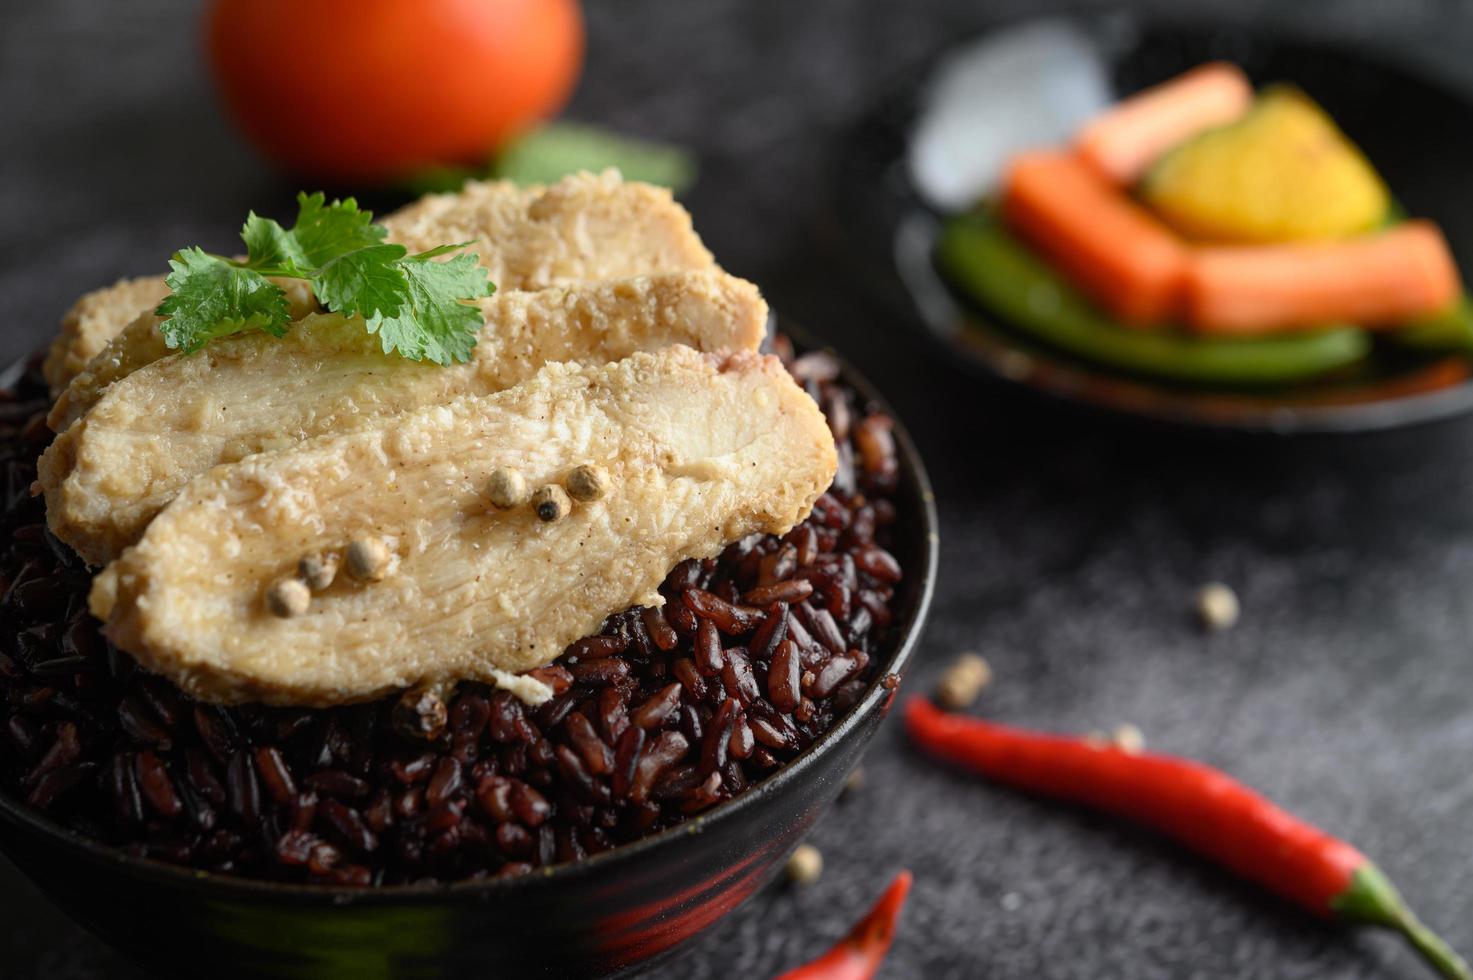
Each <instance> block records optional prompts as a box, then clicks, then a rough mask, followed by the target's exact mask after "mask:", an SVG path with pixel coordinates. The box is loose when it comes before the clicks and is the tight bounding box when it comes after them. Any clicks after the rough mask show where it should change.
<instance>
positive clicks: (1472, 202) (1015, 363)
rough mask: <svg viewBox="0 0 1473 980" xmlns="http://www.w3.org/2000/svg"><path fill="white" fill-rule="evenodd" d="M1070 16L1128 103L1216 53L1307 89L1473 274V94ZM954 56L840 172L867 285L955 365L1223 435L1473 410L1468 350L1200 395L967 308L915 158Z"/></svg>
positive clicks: (862, 127) (1284, 46)
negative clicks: (918, 183) (1471, 181)
mask: <svg viewBox="0 0 1473 980" xmlns="http://www.w3.org/2000/svg"><path fill="white" fill-rule="evenodd" d="M1070 23H1072V24H1074V25H1076V26H1077V27H1079V28H1080V29H1081V30H1082V31H1083V32H1084V34H1085V35H1086V36H1087V37H1088V38H1089V40H1090V43H1092V44H1094V45H1096V46H1097V47H1098V49H1099V51H1100V52H1101V54H1102V55H1103V60H1104V63H1105V65H1106V67H1107V70H1108V73H1109V75H1110V80H1111V84H1112V86H1113V87H1114V90H1115V93H1116V94H1117V95H1125V94H1129V93H1131V92H1134V91H1136V90H1138V89H1140V88H1143V87H1145V86H1147V85H1151V84H1154V83H1156V82H1159V81H1162V80H1164V79H1167V78H1170V77H1171V76H1173V75H1176V74H1178V73H1180V72H1182V71H1185V70H1186V69H1188V68H1191V67H1193V66H1194V65H1197V64H1200V63H1201V62H1203V61H1208V60H1212V59H1227V60H1230V61H1234V62H1237V63H1238V64H1240V65H1242V66H1243V68H1244V69H1245V70H1246V71H1247V72H1248V74H1249V75H1250V76H1251V77H1252V78H1253V80H1254V83H1255V84H1259V85H1261V84H1264V83H1268V82H1276V81H1283V82H1292V83H1294V84H1297V85H1298V86H1300V87H1301V88H1303V89H1304V90H1306V91H1307V92H1308V93H1309V94H1310V95H1311V96H1313V97H1314V98H1315V99H1316V100H1317V101H1319V102H1320V104H1321V105H1323V106H1324V107H1325V109H1326V110H1328V111H1329V113H1330V114H1331V115H1332V116H1333V117H1334V118H1335V120H1336V121H1337V122H1338V123H1339V124H1340V126H1341V127H1342V128H1343V129H1344V130H1345V131H1346V133H1348V134H1349V136H1350V138H1351V139H1352V140H1354V141H1355V142H1356V143H1357V144H1358V145H1359V146H1360V147H1361V148H1362V149H1363V150H1364V151H1365V152H1366V154H1367V156H1369V158H1370V159H1371V161H1372V163H1373V164H1374V165H1375V166H1376V167H1377V169H1379V170H1380V172H1381V173H1382V175H1383V176H1384V177H1385V178H1386V181H1387V183H1388V185H1389V186H1390V187H1391V190H1392V193H1393V194H1394V195H1395V196H1396V197H1397V198H1398V200H1399V201H1400V202H1401V203H1402V204H1403V205H1404V206H1405V208H1406V210H1407V211H1408V212H1409V213H1410V214H1413V215H1417V216H1425V217H1430V218H1432V219H1434V220H1436V221H1437V222H1438V223H1439V224H1440V225H1441V226H1442V228H1443V230H1444V232H1445V233H1446V234H1447V237H1448V240H1449V241H1450V242H1451V244H1452V248H1453V251H1454V253H1455V254H1456V256H1457V259H1458V263H1459V266H1460V267H1461V268H1462V269H1464V270H1470V269H1473V199H1470V197H1469V196H1468V194H1467V192H1466V186H1467V179H1468V175H1469V174H1470V173H1473V140H1470V139H1465V138H1462V137H1461V136H1460V135H1459V134H1467V133H1470V132H1473V101H1470V100H1469V99H1468V98H1466V97H1465V96H1463V95H1460V94H1458V93H1456V92H1453V91H1451V90H1450V89H1448V88H1447V87H1445V86H1443V85H1441V84H1439V83H1437V82H1436V81H1434V80H1431V79H1428V78H1423V77H1420V76H1418V75H1417V74H1415V73H1414V72H1412V71H1409V70H1407V69H1404V68H1402V67H1398V66H1395V65H1392V64H1389V63H1386V62H1384V61H1382V60H1379V59H1378V58H1377V57H1376V56H1375V55H1373V54H1370V53H1367V52H1364V51H1359V50H1356V49H1354V48H1349V47H1343V46H1329V45H1325V44H1321V43H1317V42H1314V41H1310V40H1306V39H1301V38H1291V37H1284V36H1269V35H1268V34H1266V33H1263V32H1260V31H1256V30H1253V29H1250V28H1247V27H1244V26H1220V27H1208V26H1204V25H1200V24H1170V23H1161V22H1148V21H1146V20H1144V19H1142V18H1140V17H1139V16H1138V15H1135V14H1129V13H1120V12H1114V13H1102V14H1095V15H1087V16H1080V17H1075V18H1071V19H1070ZM1018 26H1019V25H1018V24H1017V23H1014V24H1009V25H1006V26H1003V27H1000V28H998V29H997V30H998V31H1004V30H1011V29H1013V28H1016V27H1018ZM994 33H996V32H994ZM976 40H978V39H977V38H970V39H968V40H966V41H964V42H962V44H971V43H975V42H976ZM960 46H961V45H958V46H957V47H960ZM953 50H954V49H953ZM947 53H948V52H942V53H941V54H940V55H938V57H937V58H936V59H934V60H933V61H932V62H930V63H928V64H927V65H926V66H925V67H924V68H922V69H920V70H917V71H916V72H913V73H912V74H911V75H909V76H907V77H905V78H903V79H901V80H899V82H898V83H897V84H896V85H895V86H894V87H893V88H892V90H891V91H890V93H889V94H888V95H887V96H886V97H885V98H884V99H883V100H882V101H881V102H880V103H879V104H878V105H876V106H875V107H874V108H873V109H872V110H871V111H870V112H869V113H868V114H867V115H866V116H865V117H864V118H863V119H862V120H861V122H860V123H859V125H858V126H857V127H856V128H855V130H854V131H853V132H852V133H851V134H850V138H849V139H848V140H847V141H846V145H845V146H844V147H843V148H842V156H841V159H840V165H839V179H838V195H839V201H838V205H839V214H840V216H841V218H840V220H841V221H842V222H843V223H844V225H845V227H844V238H845V240H846V241H847V242H848V244H849V245H850V247H851V248H853V249H854V251H855V257H856V259H857V261H858V262H859V263H860V264H861V266H862V270H863V272H864V274H865V279H866V280H867V281H868V282H870V283H872V284H875V285H877V286H878V287H879V288H880V289H882V290H883V291H885V292H886V293H888V294H889V296H890V298H891V299H892V300H894V301H896V302H897V303H898V304H900V305H901V306H902V307H903V308H904V309H906V310H907V311H908V312H909V313H910V314H911V316H912V317H913V318H914V319H917V320H919V322H920V323H921V324H922V325H923V326H924V328H925V329H924V333H925V334H926V335H927V336H928V337H929V338H930V339H931V340H933V341H934V342H936V344H937V345H938V346H939V348H940V350H941V351H942V352H943V355H944V356H946V357H948V358H949V359H951V360H953V361H954V362H957V363H959V364H961V365H962V366H964V367H966V368H969V369H971V370H974V371H977V372H980V373H982V374H984V375H986V376H989V377H992V378H997V379H1002V380H1003V381H1006V382H1009V383H1013V384H1017V385H1022V386H1025V387H1027V388H1030V389H1032V390H1035V391H1039V392H1043V393H1046V394H1048V395H1052V396H1054V397H1057V398H1063V399H1066V400H1069V401H1072V402H1077V403H1082V404H1085V405H1087V406H1090V407H1094V408H1099V409H1105V410H1109V411H1112V412H1116V413H1123V414H1127V415H1133V416H1137V417H1144V418H1150V419H1155V420H1158V421H1166V422H1171V423H1176V424H1182V425H1190V426H1197V427H1202V428H1211V429H1224V430H1235V431H1244V432H1275V433H1312V432H1313V433H1325V432H1363V431H1371V430H1378V429H1389V428H1396V427H1399V426H1405V425H1412V424H1416V423H1420V422H1427V421H1432V420H1435V419H1441V418H1447V417H1449V416H1452V415H1456V414H1461V413H1464V412H1467V411H1469V410H1470V409H1473V370H1470V362H1469V359H1468V358H1467V357H1465V356H1462V355H1445V354H1443V355H1435V356H1422V357H1413V356H1408V355H1406V354H1404V353H1398V355H1397V356H1387V355H1385V354H1383V353H1378V354H1377V355H1375V356H1373V357H1372V358H1371V359H1370V361H1369V362H1368V364H1367V366H1366V367H1367V369H1366V370H1364V371H1359V372H1357V374H1356V375H1355V377H1353V378H1352V377H1340V378H1328V379H1320V380H1316V381H1314V382H1310V383H1307V384H1301V385H1296V386H1294V387H1292V388H1284V389H1269V390H1262V389H1259V390H1252V391H1249V390H1233V389H1217V388H1192V387H1186V386H1184V385H1181V384H1178V383H1172V382H1167V381H1159V380H1155V379H1149V378H1138V377H1133V376H1130V375H1125V374H1121V373H1117V372H1115V371H1113V370H1111V369H1108V368H1104V367H1100V366H1097V365H1093V364H1089V363H1086V362H1084V361H1080V360H1076V359H1074V358H1071V357H1069V356H1068V355H1065V354H1061V353H1056V352H1054V351H1053V350H1051V349H1049V348H1047V347H1044V346H1042V345H1040V344H1036V343H1034V342H1032V341H1031V340H1028V339H1026V338H1024V337H1023V336H1022V335H1021V334H1018V333H1015V332H1014V331H1013V330H1011V329H1010V328H1008V327H1007V326H1006V325H1005V324H1004V323H1002V322H1001V321H999V320H997V319H996V318H994V317H990V316H989V315H988V314H987V313H986V312H985V311H983V310H981V309H979V308H977V307H976V306H975V304H967V303H966V302H965V301H961V300H959V299H958V297H957V296H956V295H955V294H954V293H953V292H952V291H951V290H950V289H948V288H947V287H946V285H945V284H944V283H943V282H942V280H941V277H940V276H939V274H938V273H937V272H936V270H935V267H934V265H933V263H932V261H931V253H932V249H933V246H934V244H935V239H936V234H937V232H938V230H939V228H940V223H941V219H942V217H943V215H941V214H940V213H939V212H937V211H936V210H934V209H933V208H932V207H930V206H929V205H928V204H927V203H926V202H925V201H923V200H922V198H921V196H920V195H919V193H918V192H917V190H916V188H915V186H914V185H913V184H912V182H911V178H910V175H909V171H908V169H907V166H906V159H905V157H906V150H907V147H908V144H909V139H910V134H911V131H912V128H913V126H914V124H915V121H916V118H917V115H918V112H919V107H920V103H921V100H922V97H923V94H924V92H925V89H926V85H927V82H928V80H929V79H930V77H931V74H932V71H933V70H934V67H935V65H936V64H939V63H940V61H941V59H942V58H943V57H944V56H945V54H947Z"/></svg>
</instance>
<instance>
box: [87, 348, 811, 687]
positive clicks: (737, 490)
mask: <svg viewBox="0 0 1473 980" xmlns="http://www.w3.org/2000/svg"><path fill="white" fill-rule="evenodd" d="M590 464H591V465H594V466H597V467H601V468H602V469H603V471H604V472H605V473H606V474H607V481H606V486H607V490H606V492H605V493H604V494H603V496H601V497H599V498H598V499H596V500H591V501H588V502H581V503H575V504H574V505H573V506H572V509H571V511H570V512H567V513H566V514H565V516H562V517H561V518H560V519H558V520H555V521H552V522H551V523H545V522H543V521H542V520H540V519H539V516H538V514H537V513H536V512H535V510H534V508H532V507H530V506H525V505H524V506H521V507H515V508H512V509H508V510H498V509H496V508H495V507H493V506H492V505H491V504H490V502H489V501H488V500H487V487H488V484H489V483H490V481H491V476H492V474H493V472H495V471H497V470H507V471H513V472H515V473H518V474H520V475H521V476H522V477H523V478H525V480H526V482H527V484H528V486H530V487H534V488H535V487H539V486H544V485H550V484H557V483H560V482H562V481H564V480H566V479H567V478H568V475H569V473H570V471H572V470H573V469H574V468H576V467H579V466H582V465H590ZM835 465H836V456H835V450H834V443H833V439H832V436H831V435H830V432H829V429H828V425H827V423H826V422H825V421H824V417H823V414H822V413H821V412H820V411H819V409H818V406H817V405H815V404H814V403H813V401H812V399H810V398H809V397H808V395H807V394H805V393H804V391H803V390H802V389H801V388H799V387H798V385H797V384H795V383H794V381H793V380H792V378H791V377H790V376H789V375H788V374H787V372H786V370H785V369H784V368H783V366H782V364H781V363H780V362H779V361H778V360H777V359H776V358H773V357H764V356H762V355H758V354H753V353H742V354H736V355H731V356H729V357H723V356H720V355H710V354H699V353H697V352H695V351H693V350H691V349H690V348H687V347H668V348H665V349H664V350H661V351H658V352H654V353H639V354H635V355H633V356H631V357H629V358H627V359H625V360H623V361H619V362H616V363H613V364H607V365H603V366H600V367H583V366H576V365H571V364H552V365H548V366H547V367H546V368H544V369H543V370H542V371H541V372H539V373H538V374H537V375H536V376H535V377H534V378H532V379H531V380H529V381H527V382H524V383H523V384H521V385H518V386H517V387H515V388H511V389H508V390H507V391H504V392H501V393H499V394H495V395H490V396H483V397H475V396H467V397H463V398H460V399H457V400H455V401H453V402H450V403H448V404H445V405H437V406H433V407H429V408H425V409H421V410H419V411H417V412H412V413H408V414H404V415H398V416H393V417H386V418H381V419H380V420H378V421H377V422H376V423H375V424H373V425H370V426H368V427H366V428H363V429H360V430H358V431H356V432H351V433H347V434H343V435H330V436H323V437H319V438H317V439H313V440H310V441H308V442H304V443H299V444H297V445H296V446H294V447H292V448H290V449H285V450H282V451H280V452H271V453H260V454H257V455H254V456H251V457H249V458H247V459H245V460H242V461H241V462H238V463H233V464H229V465H226V466H220V467H217V468H216V469H214V470H211V471H210V472H209V473H207V474H205V475H203V476H200V477H198V478H197V479H195V480H194V482H192V483H191V484H190V485H189V487H188V488H186V489H185V490H184V492H183V493H181V494H180V495H179V496H178V497H177V498H176V499H175V500H174V502H173V503H171V504H170V505H169V506H168V507H167V508H165V509H164V511H163V512H162V513H161V514H159V516H158V517H157V518H156V519H155V520H154V521H153V523H152V524H151V525H149V528H148V530H147V532H146V533H145V534H144V535H143V538H142V539H141V540H140V541H139V543H138V544H137V545H136V546H134V547H132V548H130V549H128V550H127V551H126V552H125V553H124V554H123V556H122V557H121V558H119V559H118V560H117V561H116V562H114V563H113V564H112V565H111V566H109V567H108V569H107V570H106V571H105V572H104V573H103V574H101V575H100V576H98V579H97V581H96V583H95V585H94V588H93V591H92V596H91V607H92V610H93V612H94V613H95V614H96V615H97V616H98V617H99V618H101V619H103V620H105V621H106V627H105V631H106V633H107V635H108V636H109V637H110V638H111V639H112V640H113V641H114V642H115V643H117V644H118V645H119V646H120V647H122V648H123V649H124V650H127V651H129V652H130V653H132V654H133V655H135V656H136V657H138V658H139V660H140V661H141V662H142V663H143V664H144V665H145V666H146V667H148V668H149V669H150V670H153V671H156V672H158V673H161V674H163V675H164V676H166V677H167V678H169V679H170V680H171V681H173V682H174V683H176V684H178V685H179V686H180V687H182V688H184V689H185V690H186V691H188V692H189V693H191V694H192V695H194V696H196V697H201V698H206V699H209V700H218V701H244V700H260V701H266V702H269V703H278V704H296V705H329V704H338V703H343V702H351V701H359V700H364V699H368V698H373V697H376V696H379V695H381V694H383V693H384V692H386V691H389V690H392V689H396V688H402V687H408V686H410V685H414V684H420V683H440V682H445V681H451V680H484V681H495V680H497V679H498V677H500V678H502V679H504V678H505V673H503V672H510V673H513V674H515V673H519V672H522V671H526V670H529V669H532V668H535V667H539V666H542V665H544V664H547V663H549V662H551V661H552V660H553V659H554V658H556V657H557V656H558V655H559V654H560V653H561V652H562V651H563V649H564V647H565V646H566V645H567V644H569V643H570V642H572V641H573V640H575V639H578V638H579V637H582V636H585V635H588V634H590V633H593V632H596V631H597V630H598V629H599V626H600V624H601V623H602V622H603V620H604V618H605V617H606V616H608V615H609V614H610V613H613V612H616V611H618V610H621V609H624V608H627V607H629V606H631V605H636V604H646V605H651V604H659V603H660V602H662V599H661V597H660V594H659V592H658V591H657V589H658V586H659V585H660V583H661V581H663V579H664V578H665V576H666V574H667V573H668V572H669V570H670V569H671V568H672V567H674V566H675V565H676V564H677V563H678V562H680V561H682V560H684V559H686V558H696V557H710V556H714V555H716V554H718V553H719V552H720V550H721V549H722V547H723V546H724V545H726V544H727V543H728V542H731V541H734V540H737V539H739V538H742V537H744V536H746V535H748V534H753V533H769V534H782V533H785V532H786V531H788V530H789V529H791V528H792V527H793V526H794V525H795V524H796V523H797V522H799V521H801V520H802V519H803V518H804V517H805V516H807V514H808V513H809V511H810V509H811V507H812V505H813V502H814V500H815V499H816V498H817V497H818V496H819V494H821V493H822V492H823V491H824V489H825V488H826V487H827V486H828V485H829V483H830V481H831V480H832V478H833V475H834V470H835ZM355 541H357V542H372V545H369V544H363V545H362V546H361V547H360V551H366V552H373V551H375V550H379V549H380V546H383V547H384V548H386V552H384V559H385V565H384V566H383V568H382V576H381V578H380V579H379V580H378V581H372V582H364V581H360V580H355V579H353V578H352V577H351V576H348V575H345V574H342V573H340V574H339V575H338V577H337V580H336V581H335V582H334V583H333V584H332V585H330V586H329V587H327V588H326V589H325V590H322V591H319V592H318V593H316V594H314V595H312V596H311V597H310V601H309V602H306V603H304V604H303V605H304V606H305V608H299V609H298V610H297V611H296V614H294V615H281V614H280V613H279V611H278V612H273V611H272V610H271V608H270V606H269V603H268V601H267V593H268V591H270V588H271V583H272V582H273V581H275V580H277V579H278V578H279V577H282V576H288V577H290V576H292V575H293V574H294V570H295V569H296V568H297V564H298V559H299V558H301V557H302V556H303V555H307V554H311V553H316V552H320V551H323V550H329V551H330V550H333V549H341V548H344V547H345V546H347V545H349V544H350V543H352V542H355ZM287 580H288V581H291V579H290V578H288V579H287Z"/></svg>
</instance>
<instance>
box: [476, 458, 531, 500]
mask: <svg viewBox="0 0 1473 980" xmlns="http://www.w3.org/2000/svg"><path fill="white" fill-rule="evenodd" d="M486 496H487V497H489V498H490V500H491V506H493V507H497V508H500V509H501V510H510V509H511V508H513V507H520V506H522V504H525V503H526V502H527V497H528V493H527V480H526V478H525V477H523V476H522V474H520V473H518V472H517V471H516V470H509V469H507V468H506V467H504V466H498V467H497V468H496V469H494V470H492V471H491V477H490V479H488V480H487V481H486Z"/></svg>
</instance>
